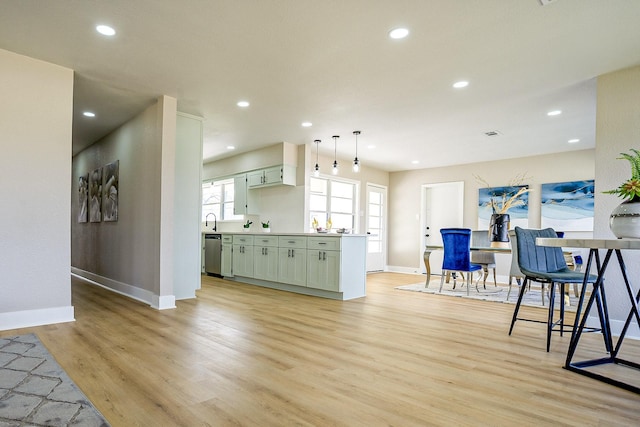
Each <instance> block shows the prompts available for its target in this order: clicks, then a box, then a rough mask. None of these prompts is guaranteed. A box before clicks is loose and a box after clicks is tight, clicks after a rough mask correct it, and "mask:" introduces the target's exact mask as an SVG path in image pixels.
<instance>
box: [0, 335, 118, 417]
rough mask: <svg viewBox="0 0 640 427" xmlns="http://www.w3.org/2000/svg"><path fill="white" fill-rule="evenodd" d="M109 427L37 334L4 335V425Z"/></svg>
mask: <svg viewBox="0 0 640 427" xmlns="http://www.w3.org/2000/svg"><path fill="white" fill-rule="evenodd" d="M5 426H55V427H62V426H82V427H85V426H86V427H93V426H96V427H108V426H109V423H107V421H106V420H105V418H104V417H103V416H102V414H100V412H99V411H98V410H97V409H96V408H95V407H94V406H93V405H92V404H91V402H90V401H89V399H87V397H86V396H85V395H84V394H83V393H82V392H81V391H80V389H79V388H78V387H77V386H76V385H75V384H74V382H73V381H72V380H71V378H69V376H68V375H67V374H66V373H65V372H64V371H63V370H62V368H61V367H60V365H58V363H57V362H56V361H55V360H54V359H53V356H51V354H50V353H49V352H48V351H47V350H46V349H45V347H44V345H42V343H41V342H40V340H39V339H38V337H36V336H35V335H34V334H28V335H19V336H14V337H9V338H0V427H5Z"/></svg>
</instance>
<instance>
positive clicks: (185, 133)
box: [173, 113, 202, 299]
mask: <svg viewBox="0 0 640 427" xmlns="http://www.w3.org/2000/svg"><path fill="white" fill-rule="evenodd" d="M176 126H177V127H176V159H175V164H176V177H175V185H176V188H178V189H180V190H179V191H176V194H175V201H174V205H175V206H174V212H175V218H174V229H173V239H174V244H173V251H174V253H173V256H174V263H173V267H174V268H173V293H174V295H175V297H176V299H185V298H194V297H195V291H196V289H199V288H200V256H201V253H200V252H201V251H200V215H201V212H202V206H201V205H202V201H201V197H202V192H201V190H200V189H201V184H200V183H201V182H202V167H201V165H202V119H200V118H199V117H193V116H189V115H186V114H183V113H178V118H177V124H176Z"/></svg>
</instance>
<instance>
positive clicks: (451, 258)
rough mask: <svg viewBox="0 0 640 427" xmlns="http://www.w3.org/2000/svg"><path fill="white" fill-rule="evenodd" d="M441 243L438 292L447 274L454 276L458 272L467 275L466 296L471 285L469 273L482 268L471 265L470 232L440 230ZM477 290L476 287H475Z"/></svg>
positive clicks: (464, 230)
mask: <svg viewBox="0 0 640 427" xmlns="http://www.w3.org/2000/svg"><path fill="white" fill-rule="evenodd" d="M440 234H442V243H443V245H444V258H443V260H442V277H441V278H440V290H439V291H438V292H442V285H443V284H444V277H445V275H446V273H447V272H450V273H453V274H455V273H456V272H458V271H461V272H465V273H467V295H469V285H470V284H471V273H472V272H474V271H478V270H481V269H482V266H480V265H478V264H472V263H471V256H470V253H469V248H470V247H471V230H469V229H468V228H442V229H440ZM454 288H455V277H454ZM476 290H478V285H476Z"/></svg>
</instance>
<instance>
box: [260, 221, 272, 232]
mask: <svg viewBox="0 0 640 427" xmlns="http://www.w3.org/2000/svg"><path fill="white" fill-rule="evenodd" d="M262 231H264V232H265V233H269V232H271V228H270V227H269V221H267V222H263V223H262Z"/></svg>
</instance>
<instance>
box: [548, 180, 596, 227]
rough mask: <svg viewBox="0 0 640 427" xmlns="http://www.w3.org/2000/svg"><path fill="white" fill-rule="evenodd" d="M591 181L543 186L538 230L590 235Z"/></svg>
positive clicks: (592, 185)
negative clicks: (581, 232)
mask: <svg viewBox="0 0 640 427" xmlns="http://www.w3.org/2000/svg"><path fill="white" fill-rule="evenodd" d="M593 195H594V180H592V179H591V180H585V181H570V182H555V183H549V184H542V191H541V194H540V199H541V209H540V210H541V226H542V228H553V229H555V230H564V231H593V201H594V198H593Z"/></svg>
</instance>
